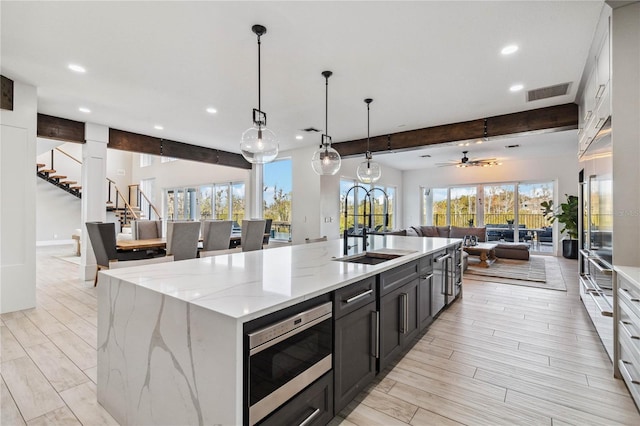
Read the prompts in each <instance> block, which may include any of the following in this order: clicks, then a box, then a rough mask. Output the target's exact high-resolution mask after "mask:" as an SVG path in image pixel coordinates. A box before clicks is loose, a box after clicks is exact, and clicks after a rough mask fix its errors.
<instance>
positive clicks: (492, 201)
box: [484, 184, 516, 225]
mask: <svg viewBox="0 0 640 426" xmlns="http://www.w3.org/2000/svg"><path fill="white" fill-rule="evenodd" d="M515 189H516V186H515V185H514V184H508V185H485V186H484V223H485V224H492V225H500V224H508V223H509V221H511V224H513V223H514V221H515Z"/></svg>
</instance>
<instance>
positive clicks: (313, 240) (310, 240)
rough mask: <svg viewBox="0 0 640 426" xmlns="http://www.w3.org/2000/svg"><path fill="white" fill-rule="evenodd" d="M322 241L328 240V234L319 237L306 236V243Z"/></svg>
mask: <svg viewBox="0 0 640 426" xmlns="http://www.w3.org/2000/svg"><path fill="white" fill-rule="evenodd" d="M321 241H327V236H326V235H325V236H323V237H319V238H305V239H304V242H305V243H319V242H321Z"/></svg>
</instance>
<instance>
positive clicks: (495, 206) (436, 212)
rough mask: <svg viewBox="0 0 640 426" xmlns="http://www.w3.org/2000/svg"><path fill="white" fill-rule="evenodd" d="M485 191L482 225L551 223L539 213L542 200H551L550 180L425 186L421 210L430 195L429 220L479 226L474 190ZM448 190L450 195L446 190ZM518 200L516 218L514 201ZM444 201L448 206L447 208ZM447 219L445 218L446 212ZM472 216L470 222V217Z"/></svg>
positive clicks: (539, 225)
mask: <svg viewBox="0 0 640 426" xmlns="http://www.w3.org/2000/svg"><path fill="white" fill-rule="evenodd" d="M478 189H480V190H482V191H483V194H484V211H483V213H484V221H483V224H484V225H487V224H488V225H497V226H500V225H506V226H508V225H509V224H511V225H514V224H516V222H517V223H518V225H519V227H520V228H525V229H532V230H536V229H538V230H539V229H542V228H545V227H548V226H550V225H551V223H550V222H549V221H548V220H547V219H546V218H545V217H544V215H543V214H542V212H543V208H542V207H541V205H540V204H541V203H542V202H543V201H548V200H553V182H542V183H518V184H515V183H514V184H502V185H482V186H478V187H476V186H472V187H451V188H430V189H425V190H424V194H423V196H424V200H425V201H424V203H423V208H425V211H424V214H425V217H426V216H427V212H428V209H427V208H426V206H428V204H427V203H428V202H429V201H428V200H429V199H431V200H432V201H431V203H432V204H431V206H432V214H431V216H432V220H431V224H432V225H436V226H444V225H446V224H447V223H449V224H451V225H453V226H470V224H471V226H481V224H480V223H479V220H478V217H477V211H476V208H477V207H476V206H477V194H476V192H477V190H478ZM449 192H450V195H448V193H449ZM516 199H517V202H518V218H517V219H518V220H517V221H516V217H515V211H516V209H515V202H516ZM447 202H449V209H450V211H449V212H448V211H447ZM448 214H449V215H450V216H451V217H450V220H449V222H447V215H448ZM471 220H473V223H471V222H470V221H471Z"/></svg>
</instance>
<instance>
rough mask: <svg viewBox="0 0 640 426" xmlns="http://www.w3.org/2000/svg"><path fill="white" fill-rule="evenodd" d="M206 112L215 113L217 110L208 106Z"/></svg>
mask: <svg viewBox="0 0 640 426" xmlns="http://www.w3.org/2000/svg"><path fill="white" fill-rule="evenodd" d="M207 112H208V113H209V114H215V113H216V112H218V110H217V109H215V108H212V107H209V108H207Z"/></svg>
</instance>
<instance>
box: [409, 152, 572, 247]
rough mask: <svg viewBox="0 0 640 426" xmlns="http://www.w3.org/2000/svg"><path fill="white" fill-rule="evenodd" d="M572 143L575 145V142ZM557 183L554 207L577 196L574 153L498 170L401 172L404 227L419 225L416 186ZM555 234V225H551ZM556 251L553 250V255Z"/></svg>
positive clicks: (509, 164) (510, 164)
mask: <svg viewBox="0 0 640 426" xmlns="http://www.w3.org/2000/svg"><path fill="white" fill-rule="evenodd" d="M575 144H576V145H577V139H576V142H575ZM527 181H529V182H550V181H555V182H557V184H556V186H555V187H554V189H555V194H554V200H553V202H554V205H556V206H557V205H558V203H561V202H564V201H565V196H564V194H569V195H578V159H577V156H576V155H575V154H564V155H557V156H553V157H546V158H535V159H530V160H520V161H505V162H504V164H503V165H502V166H499V167H468V168H464V169H462V168H457V167H440V168H429V169H424V170H411V171H406V172H404V179H403V188H404V194H405V197H404V226H405V227H406V226H411V225H419V224H421V221H422V219H421V214H420V198H421V192H420V187H426V188H446V187H449V186H459V185H476V184H480V183H500V182H527ZM554 232H556V234H557V232H558V224H557V223H555V224H554ZM557 252H558V249H557V247H556V253H557Z"/></svg>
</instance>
